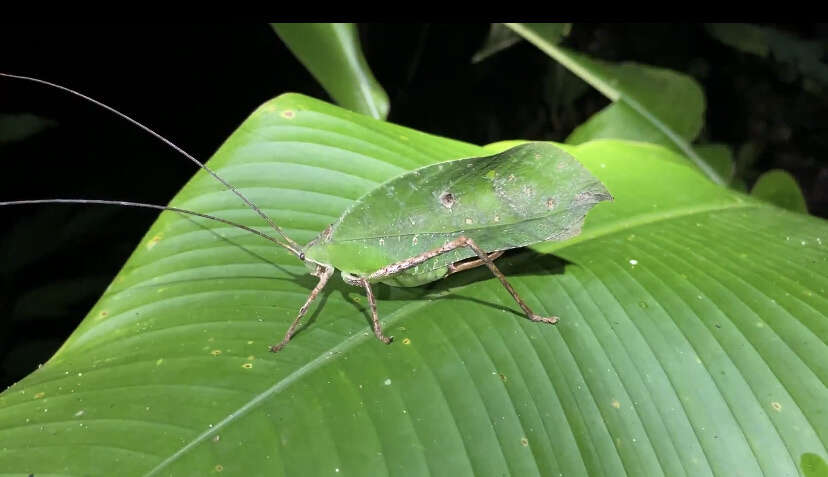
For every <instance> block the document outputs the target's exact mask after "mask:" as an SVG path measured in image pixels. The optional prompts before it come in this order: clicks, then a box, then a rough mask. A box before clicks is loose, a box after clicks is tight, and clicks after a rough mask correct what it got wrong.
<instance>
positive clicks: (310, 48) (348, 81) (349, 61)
mask: <svg viewBox="0 0 828 477" xmlns="http://www.w3.org/2000/svg"><path fill="white" fill-rule="evenodd" d="M271 26H272V27H273V30H275V31H276V33H277V34H278V35H279V38H281V39H282V41H284V42H285V44H286V45H287V46H288V48H290V50H291V51H292V52H293V54H294V55H296V57H297V58H298V59H299V61H301V62H302V64H303V65H305V67H306V68H307V69H308V70H309V71H310V72H311V74H313V77H314V78H316V80H317V81H319V83H321V84H322V87H324V88H325V91H327V92H328V94H330V95H331V97H332V98H333V99H334V100H335V101H336V102H337V103H339V104H340V105H342V107H345V108H348V109H350V110H352V111H357V112H360V113H363V114H367V115H368V116H371V117H374V118H378V119H385V118H386V117H387V116H388V109H389V107H390V105H389V103H388V95H387V94H386V93H385V90H384V89H382V86H381V85H380V84H379V83H378V82H377V80H376V79H374V74H373V73H372V72H371V68H370V67H369V66H368V63H367V62H366V61H365V56H364V55H363V54H362V47H361V46H360V43H359V33H358V32H357V28H356V25H354V24H353V23H272V24H271Z"/></svg>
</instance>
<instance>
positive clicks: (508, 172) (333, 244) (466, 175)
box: [0, 73, 612, 352]
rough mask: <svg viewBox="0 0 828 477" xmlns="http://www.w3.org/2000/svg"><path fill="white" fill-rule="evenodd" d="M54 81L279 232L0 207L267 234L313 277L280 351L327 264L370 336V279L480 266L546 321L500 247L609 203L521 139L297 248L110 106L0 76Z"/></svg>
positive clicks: (545, 151) (406, 181)
mask: <svg viewBox="0 0 828 477" xmlns="http://www.w3.org/2000/svg"><path fill="white" fill-rule="evenodd" d="M0 75H1V76H5V77H10V78H18V79H24V80H28V81H34V82H38V83H41V84H45V85H48V86H51V87H56V88H59V89H62V90H64V91H67V92H69V93H72V94H74V95H77V96H80V97H82V98H84V99H86V100H88V101H91V102H93V103H95V104H97V105H98V106H101V107H102V108H105V109H107V110H109V111H111V112H113V113H114V114H116V115H118V116H120V117H122V118H123V119H125V120H127V121H129V122H131V123H133V124H135V125H136V126H138V127H140V128H141V129H143V130H145V131H147V132H148V133H150V134H151V135H153V136H155V137H156V138H158V139H160V140H161V141H163V142H165V143H166V144H168V145H169V146H170V147H172V148H173V149H175V150H176V151H178V152H179V153H181V154H182V155H184V156H185V157H187V158H188V159H190V160H191V161H192V162H194V163H195V164H197V165H198V166H199V167H201V168H202V169H204V170H205V171H206V172H208V173H209V174H210V175H211V176H213V177H214V178H215V179H216V180H218V181H219V182H221V183H222V184H223V185H224V186H225V187H227V189H229V190H230V191H232V192H233V193H234V194H236V195H237V196H238V197H239V198H240V199H241V200H242V201H244V202H245V204H246V205H247V206H248V207H250V208H251V209H252V210H254V211H255V212H256V213H257V214H259V216H261V217H262V219H264V220H265V222H267V224H268V225H269V226H270V227H271V228H272V229H273V230H274V231H276V233H277V234H278V235H279V237H280V238H277V237H275V236H270V235H268V234H265V233H263V232H260V231H258V230H255V229H253V228H251V227H248V226H245V225H241V224H238V223H235V222H232V221H229V220H226V219H223V218H219V217H215V216H211V215H208V214H203V213H200V212H195V211H190V210H184V209H180V208H177V207H169V206H161V205H154V204H143V203H136V202H123V201H111V200H85V199H44V200H21V201H10V202H0V205H3V206H5V205H20V204H43V203H85V204H111V205H123V206H132V207H144V208H154V209H159V210H170V211H174V212H179V213H183V214H190V215H195V216H199V217H203V218H207V219H211V220H216V221H219V222H222V223H225V224H228V225H231V226H234V227H239V228H241V229H244V230H247V231H249V232H252V233H255V234H257V235H259V236H261V237H263V238H266V239H267V240H270V241H272V242H274V243H276V244H278V245H280V246H282V247H284V248H285V249H287V250H288V251H289V252H290V253H292V254H293V255H294V256H296V257H297V258H298V259H299V260H301V261H302V262H304V263H305V265H306V266H307V268H308V270H309V272H310V274H311V275H313V276H315V277H317V278H318V282H317V284H316V286H315V287H314V288H313V290H312V291H311V292H310V295H309V296H308V298H307V300H306V301H305V303H304V305H302V307H301V308H300V309H299V312H298V313H297V316H296V318H295V319H294V321H293V322H292V323H291V325H290V326H289V328H288V330H287V332H286V333H285V336H284V338H283V339H282V341H281V342H279V343H278V344H276V345H274V346H271V348H270V349H271V351H274V352H275V351H279V350H281V349H282V348H283V347H284V346H285V345H286V344H287V343H288V342H289V341H290V340H291V338H292V337H293V335H294V333H295V332H296V329H297V327H298V325H299V323H300V322H301V320H302V318H303V316H304V315H305V314H306V313H307V311H308V308H309V306H310V305H311V303H312V302H313V300H314V299H315V298H316V297H317V296H318V295H319V293H320V292H321V291H322V289H323V288H324V287H325V285H326V284H327V283H328V281H329V279H330V278H331V276H332V275H333V272H334V270H336V269H338V270H340V273H341V276H342V279H343V280H344V281H345V282H346V283H348V284H350V285H353V286H357V287H361V288H364V289H365V293H366V295H367V297H368V302H369V305H370V312H371V320H372V323H373V330H374V334H375V335H376V337H377V338H378V339H379V340H380V341H382V342H384V343H390V342H391V341H392V338H389V337H387V336H385V334H384V333H383V330H382V326H381V324H380V320H379V317H378V314H377V305H376V299H375V297H374V293H373V290H372V284H374V283H385V284H387V285H390V286H397V287H412V286H420V285H424V284H427V283H430V282H433V281H436V280H439V279H441V278H444V277H446V276H448V275H451V274H453V273H457V272H459V271H462V270H467V269H469V268H473V267H477V266H486V267H488V268H489V270H490V271H491V272H492V274H493V275H494V276H495V277H496V278H497V279H498V280H499V281H500V283H501V284H502V285H503V286H504V288H506V290H507V291H508V293H509V294H510V295H511V296H512V297H513V298H514V299H515V301H516V302H517V304H518V306H520V308H521V309H522V310H523V312H524V313H525V315H526V317H527V318H528V319H530V320H531V321H535V322H539V323H547V324H554V323H556V322H557V321H558V317H556V316H548V317H544V316H540V315H538V314H536V313H534V312H533V311H532V310H531V309H530V308H529V307H528V306H527V305H526V303H525V302H524V301H523V300H522V299H521V297H520V295H519V294H518V292H517V291H515V289H514V288H513V287H512V285H511V284H510V283H509V281H508V280H507V279H506V277H505V276H504V275H503V273H501V271H500V270H499V269H498V267H497V266H496V265H495V263H494V261H495V260H496V259H497V258H498V257H499V256H500V255H501V254H502V253H503V252H504V251H506V250H509V249H512V248H518V247H525V246H529V245H532V244H536V243H540V242H544V241H558V240H564V239H567V238H569V237H573V236H575V235H577V234H579V233H580V230H581V226H582V224H583V221H584V218H585V216H586V214H587V212H589V210H590V209H591V208H592V207H593V206H595V205H596V204H597V203H599V202H601V201H604V200H611V199H612V196H611V195H610V193H609V192H608V191H607V189H606V188H605V187H604V185H603V184H602V183H601V182H600V181H599V180H598V179H597V178H596V177H595V176H593V175H592V174H591V173H590V172H589V171H587V170H586V169H585V168H584V167H583V166H582V165H581V164H580V163H579V162H578V161H577V160H576V159H575V158H573V157H572V156H571V155H569V154H567V153H566V152H564V151H562V150H561V149H559V148H557V147H555V146H553V145H551V144H548V143H527V144H523V145H520V146H516V147H514V148H511V149H509V150H507V151H504V152H501V153H499V154H495V155H492V156H487V157H471V158H464V159H457V160H452V161H447V162H442V163H437V164H432V165H428V166H425V167H421V168H419V169H416V170H413V171H410V172H407V173H404V174H402V175H399V176H397V177H395V178H392V179H391V180H389V181H387V182H385V183H383V184H381V185H379V186H378V187H376V188H375V189H373V190H372V191H370V192H368V193H367V194H365V195H364V196H363V197H361V198H360V199H358V200H357V201H356V202H354V204H353V205H352V206H351V207H350V208H349V209H348V210H346V211H345V212H344V213H343V214H342V215H341V216H340V217H339V219H338V220H336V221H335V222H334V223H333V224H331V225H329V226H328V227H327V228H326V229H325V230H324V231H322V232H321V233H320V234H319V235H318V236H317V237H316V238H315V239H313V240H312V241H311V242H309V243H308V244H307V245H305V246H304V247H303V246H301V245H299V244H297V243H296V242H295V241H293V240H292V239H291V238H290V237H288V236H287V235H286V234H285V233H284V232H283V231H282V230H281V228H280V227H279V226H278V225H277V224H276V223H274V222H273V220H272V219H271V218H270V217H268V216H267V215H266V214H265V213H264V212H263V211H262V210H261V209H260V208H258V207H257V206H256V205H255V204H253V202H252V201H250V200H249V199H248V198H247V197H246V196H245V195H244V194H242V193H241V192H240V191H239V190H238V189H236V188H235V187H234V186H233V185H231V184H230V183H228V182H227V181H225V180H224V179H222V178H221V177H220V176H219V175H218V174H216V173H215V172H214V171H213V170H211V169H210V168H208V167H207V166H206V165H205V164H204V163H202V162H201V161H199V160H198V159H196V158H195V157H193V156H191V155H190V154H188V153H187V152H185V151H184V150H182V149H181V148H179V147H178V146H176V145H175V144H173V143H172V142H170V141H169V140H167V139H166V138H164V137H162V136H160V135H159V134H157V133H156V132H154V131H152V130H151V129H149V128H148V127H146V126H144V125H143V124H141V123H139V122H138V121H136V120H134V119H132V118H130V117H129V116H126V115H125V114H123V113H121V112H119V111H116V110H115V109H113V108H111V107H109V106H107V105H105V104H103V103H100V102H99V101H96V100H94V99H92V98H89V97H87V96H85V95H83V94H81V93H78V92H77V91H74V90H71V89H69V88H66V87H63V86H60V85H56V84H53V83H49V82H46V81H43V80H40V79H36V78H29V77H24V76H16V75H9V74H3V73H0Z"/></svg>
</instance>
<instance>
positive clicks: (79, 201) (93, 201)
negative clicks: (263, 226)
mask: <svg viewBox="0 0 828 477" xmlns="http://www.w3.org/2000/svg"><path fill="white" fill-rule="evenodd" d="M27 204H100V205H121V206H126V207H143V208H145V209H158V210H170V211H172V212H179V213H182V214H189V215H195V216H198V217H203V218H205V219H210V220H215V221H217V222H221V223H224V224H227V225H231V226H233V227H238V228H240V229H243V230H246V231H248V232H253V233H254V234H256V235H258V236H259V237H263V238H266V239H267V240H270V241H271V242H273V243H275V244H278V245H281V246H282V247H285V248H286V249H288V250H290V251H291V252H294V253H295V251H294V250H293V248H292V247H290V246H289V245H288V244H286V243H283V242H281V241H280V240H279V239H277V238H274V237H271V236H270V235H267V234H266V233H263V232H259V231H258V230H256V229H254V228H252V227H248V226H246V225H242V224H239V223H236V222H233V221H231V220H227V219H222V218H221V217H216V216H214V215H209V214H202V213H201V212H193V211H192V210H187V209H179V208H178V207H170V206H166V205H155V204H144V203H141V202H125V201H122V200H98V199H35V200H12V201H8V202H0V207H3V206H6V205H27Z"/></svg>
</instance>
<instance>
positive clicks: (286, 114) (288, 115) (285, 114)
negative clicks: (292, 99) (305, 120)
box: [282, 109, 296, 119]
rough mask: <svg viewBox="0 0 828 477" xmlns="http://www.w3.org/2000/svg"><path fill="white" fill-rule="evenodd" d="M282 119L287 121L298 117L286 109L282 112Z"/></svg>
mask: <svg viewBox="0 0 828 477" xmlns="http://www.w3.org/2000/svg"><path fill="white" fill-rule="evenodd" d="M282 117H283V118H285V119H293V118H294V117H296V113H294V112H293V111H291V110H290V109H286V110H284V111H282Z"/></svg>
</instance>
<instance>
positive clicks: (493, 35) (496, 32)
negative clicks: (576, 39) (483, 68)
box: [472, 23, 572, 63]
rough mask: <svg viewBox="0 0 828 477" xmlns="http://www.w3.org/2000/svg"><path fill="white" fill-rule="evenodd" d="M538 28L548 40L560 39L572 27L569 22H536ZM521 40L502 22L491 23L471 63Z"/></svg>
mask: <svg viewBox="0 0 828 477" xmlns="http://www.w3.org/2000/svg"><path fill="white" fill-rule="evenodd" d="M536 25H539V28H542V29H544V31H545V33H546V37H547V38H549V39H550V41H554V39H557V41H561V40H562V39H563V38H564V37H566V36H567V35H568V34H569V30H570V29H571V28H572V24H571V23H537V24H536ZM521 40H523V38H522V37H521V36H520V35H518V34H517V33H515V31H514V30H512V29H511V28H509V27H507V26H506V25H504V24H503V23H492V24H491V25H490V27H489V35H488V36H487V37H486V42H485V43H484V44H483V46H482V47H480V50H478V51H477V53H475V54H474V56H472V63H478V62H480V61H483V60H485V59H486V58H488V57H490V56H492V55H494V54H495V53H498V52H500V51H502V50H505V49H506V48H509V47H510V46H512V45H514V44H516V43H518V42H519V41H521Z"/></svg>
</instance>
